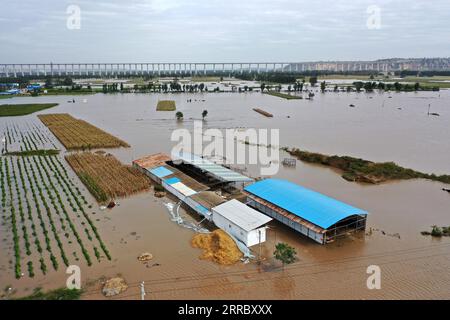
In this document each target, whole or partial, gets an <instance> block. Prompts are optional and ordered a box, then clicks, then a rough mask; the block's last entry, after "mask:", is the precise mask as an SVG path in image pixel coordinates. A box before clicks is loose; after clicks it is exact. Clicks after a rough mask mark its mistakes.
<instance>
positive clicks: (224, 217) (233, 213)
mask: <svg viewBox="0 0 450 320" xmlns="http://www.w3.org/2000/svg"><path fill="white" fill-rule="evenodd" d="M212 213H213V221H214V223H215V225H216V226H217V227H219V228H221V229H223V230H225V231H226V232H228V233H230V234H231V235H233V236H234V237H236V238H237V239H238V240H240V241H241V242H243V243H244V244H245V245H246V246H247V247H251V246H253V245H255V244H258V243H262V242H265V241H266V228H265V227H264V225H265V224H267V223H268V222H270V221H271V220H272V218H270V217H268V216H266V215H265V214H263V213H260V212H259V211H256V210H255V209H252V208H250V207H249V206H247V205H245V204H244V203H242V202H240V201H238V200H235V199H233V200H230V201H227V202H225V203H223V204H221V205H218V206H216V207H214V208H212Z"/></svg>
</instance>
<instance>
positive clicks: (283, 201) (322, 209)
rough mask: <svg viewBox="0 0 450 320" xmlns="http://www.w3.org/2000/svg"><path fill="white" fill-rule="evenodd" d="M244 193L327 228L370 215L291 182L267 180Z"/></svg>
mask: <svg viewBox="0 0 450 320" xmlns="http://www.w3.org/2000/svg"><path fill="white" fill-rule="evenodd" d="M244 190H245V191H247V192H249V193H252V194H254V195H256V196H257V197H259V198H262V199H264V200H266V201H268V202H271V203H273V204H274V205H276V206H278V207H280V208H282V209H284V210H286V211H289V212H291V213H293V214H295V215H297V216H299V217H300V218H302V219H304V220H308V221H309V222H311V223H314V224H315V225H317V226H319V227H321V228H324V229H327V228H329V227H330V226H332V225H333V224H335V223H337V222H338V221H340V220H342V219H344V218H347V217H349V216H352V215H364V214H367V212H366V211H364V210H361V209H358V208H355V207H353V206H351V205H348V204H346V203H343V202H341V201H338V200H336V199H333V198H330V197H328V196H326V195H323V194H321V193H318V192H316V191H313V190H310V189H307V188H305V187H302V186H299V185H297V184H295V183H292V182H289V181H287V180H280V179H266V180H262V181H258V182H256V183H254V184H251V185H249V186H247V187H245V188H244Z"/></svg>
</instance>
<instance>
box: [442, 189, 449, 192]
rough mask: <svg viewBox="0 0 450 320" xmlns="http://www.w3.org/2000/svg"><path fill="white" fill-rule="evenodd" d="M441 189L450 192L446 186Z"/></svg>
mask: <svg viewBox="0 0 450 320" xmlns="http://www.w3.org/2000/svg"><path fill="white" fill-rule="evenodd" d="M442 191H446V192H448V193H450V189H447V188H442Z"/></svg>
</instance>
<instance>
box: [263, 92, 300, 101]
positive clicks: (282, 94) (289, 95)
mask: <svg viewBox="0 0 450 320" xmlns="http://www.w3.org/2000/svg"><path fill="white" fill-rule="evenodd" d="M264 93H265V94H268V95H271V96H274V97H278V98H283V99H287V100H292V99H303V97H301V96H293V95H291V94H287V93H282V92H275V91H267V92H264Z"/></svg>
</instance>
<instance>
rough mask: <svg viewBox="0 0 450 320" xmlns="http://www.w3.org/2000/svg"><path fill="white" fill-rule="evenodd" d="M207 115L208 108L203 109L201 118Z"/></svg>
mask: <svg viewBox="0 0 450 320" xmlns="http://www.w3.org/2000/svg"><path fill="white" fill-rule="evenodd" d="M207 115H208V110H203V112H202V118H203V119H205V118H206V116H207Z"/></svg>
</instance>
